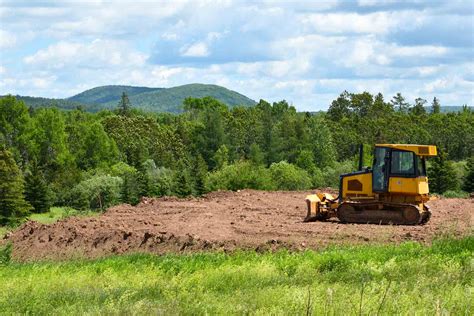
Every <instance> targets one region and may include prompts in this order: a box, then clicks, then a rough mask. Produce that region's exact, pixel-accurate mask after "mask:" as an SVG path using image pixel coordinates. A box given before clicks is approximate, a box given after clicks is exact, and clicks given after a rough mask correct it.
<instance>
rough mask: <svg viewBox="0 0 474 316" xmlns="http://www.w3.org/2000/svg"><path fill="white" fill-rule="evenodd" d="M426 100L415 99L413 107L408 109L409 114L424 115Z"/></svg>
mask: <svg viewBox="0 0 474 316" xmlns="http://www.w3.org/2000/svg"><path fill="white" fill-rule="evenodd" d="M425 104H426V100H425V99H422V98H416V99H415V105H414V106H413V107H412V108H411V109H410V112H411V113H413V114H415V115H423V114H426V109H425Z"/></svg>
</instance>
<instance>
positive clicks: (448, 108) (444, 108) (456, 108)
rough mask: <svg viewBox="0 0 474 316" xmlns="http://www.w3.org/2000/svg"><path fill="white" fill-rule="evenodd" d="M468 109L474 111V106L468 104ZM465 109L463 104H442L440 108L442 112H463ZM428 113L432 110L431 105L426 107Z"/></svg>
mask: <svg viewBox="0 0 474 316" xmlns="http://www.w3.org/2000/svg"><path fill="white" fill-rule="evenodd" d="M467 108H468V109H470V110H471V111H474V107H472V106H468V107H467ZM462 109H463V107H462V106H443V105H442V106H441V108H440V111H441V113H450V112H461V111H462ZM426 110H427V112H428V113H430V112H431V107H429V108H427V109H426Z"/></svg>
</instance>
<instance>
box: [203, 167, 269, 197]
mask: <svg viewBox="0 0 474 316" xmlns="http://www.w3.org/2000/svg"><path fill="white" fill-rule="evenodd" d="M207 188H208V190H209V191H216V190H233V191H236V190H240V189H246V188H248V189H258V190H272V189H274V184H273V182H272V178H271V174H270V172H269V170H268V169H266V168H264V167H263V166H255V165H254V164H252V163H251V162H249V161H239V162H236V163H235V164H232V165H228V166H225V167H224V168H222V169H221V170H217V171H214V172H211V173H209V175H208V177H207Z"/></svg>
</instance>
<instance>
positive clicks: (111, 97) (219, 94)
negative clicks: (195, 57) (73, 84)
mask: <svg viewBox="0 0 474 316" xmlns="http://www.w3.org/2000/svg"><path fill="white" fill-rule="evenodd" d="M123 92H125V93H126V94H127V95H128V97H129V99H130V102H131V104H132V106H133V107H134V108H137V109H141V110H145V111H151V112H171V113H179V112H181V111H182V105H183V101H184V99H185V98H187V97H193V98H202V97H206V96H210V97H213V98H215V99H217V100H219V101H220V102H222V103H224V104H226V105H227V106H229V107H231V108H232V107H234V106H237V105H244V106H252V105H255V104H256V102H255V101H254V100H252V99H250V98H248V97H246V96H245V95H243V94H240V93H238V92H236V91H233V90H229V89H227V88H224V87H221V86H217V85H208V84H198V83H194V84H187V85H183V86H178V87H172V88H148V87H133V86H101V87H96V88H92V89H89V90H86V91H84V92H81V93H79V94H77V95H75V96H72V97H70V98H66V99H48V98H38V97H26V96H16V98H17V99H18V100H22V101H24V102H25V104H26V105H27V106H31V107H33V108H38V107H58V108H62V109H68V110H70V109H75V108H77V107H78V106H82V107H83V108H84V109H85V110H86V111H88V112H97V111H100V110H103V109H113V108H116V107H117V104H118V103H119V101H120V97H121V95H122V93H123Z"/></svg>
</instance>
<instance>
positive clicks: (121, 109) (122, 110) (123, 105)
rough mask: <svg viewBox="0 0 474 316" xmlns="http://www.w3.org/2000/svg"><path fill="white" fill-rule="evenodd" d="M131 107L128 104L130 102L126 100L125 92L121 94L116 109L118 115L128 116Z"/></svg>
mask: <svg viewBox="0 0 474 316" xmlns="http://www.w3.org/2000/svg"><path fill="white" fill-rule="evenodd" d="M131 107H132V104H131V103H130V100H129V99H128V95H127V94H126V93H125V92H122V95H121V97H120V102H119V104H118V107H117V109H118V113H119V114H120V115H129V114H130V110H131Z"/></svg>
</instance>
